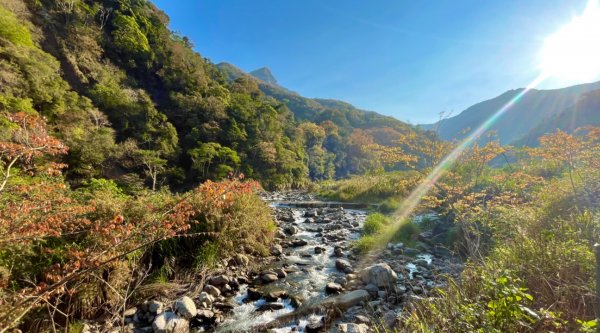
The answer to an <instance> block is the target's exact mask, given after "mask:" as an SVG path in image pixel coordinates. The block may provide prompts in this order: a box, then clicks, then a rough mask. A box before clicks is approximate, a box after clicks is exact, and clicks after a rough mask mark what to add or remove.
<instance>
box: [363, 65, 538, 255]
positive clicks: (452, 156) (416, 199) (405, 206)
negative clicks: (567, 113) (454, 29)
mask: <svg viewBox="0 0 600 333" xmlns="http://www.w3.org/2000/svg"><path fill="white" fill-rule="evenodd" d="M546 78H548V75H546V74H545V73H543V74H541V75H539V76H538V77H537V78H536V79H535V80H533V81H532V82H531V83H530V84H529V85H527V87H526V88H525V89H523V90H522V91H521V92H519V93H518V94H517V95H515V96H514V97H513V98H512V99H511V100H510V101H509V102H507V103H506V104H504V105H503V106H502V107H501V108H500V109H499V110H498V111H496V112H495V113H494V114H493V115H492V116H491V117H490V118H488V119H487V120H486V121H485V122H484V123H483V124H482V125H481V126H479V127H478V128H477V129H476V130H475V131H473V132H472V133H471V134H470V135H469V136H468V137H467V138H465V139H464V140H462V141H461V142H460V144H458V145H457V146H456V148H454V149H453V150H452V151H451V152H450V153H449V154H448V155H447V156H446V157H445V158H444V159H443V160H442V161H441V162H440V163H439V164H438V165H437V166H436V167H435V168H434V169H433V170H432V171H431V172H430V173H429V174H428V175H427V177H425V179H424V180H423V181H421V183H420V184H419V185H418V186H417V187H416V188H415V189H414V190H413V191H412V192H411V193H410V194H409V196H408V197H406V199H404V201H403V202H402V204H401V206H400V208H399V209H398V210H396V212H395V213H394V214H393V224H392V225H391V226H390V229H389V230H386V232H385V233H384V234H383V235H380V238H379V239H378V242H377V243H378V247H377V248H376V249H374V251H377V250H382V249H383V248H384V247H385V246H386V244H387V243H388V242H389V241H390V240H391V238H392V237H393V236H394V235H395V234H396V232H397V231H398V230H399V229H400V227H402V225H404V224H405V223H406V221H407V220H408V218H409V217H410V216H411V214H412V213H413V212H414V211H415V209H416V208H417V206H418V205H419V203H420V202H421V201H422V199H423V196H425V195H426V194H427V192H429V191H430V190H431V188H432V187H433V186H435V184H436V182H437V181H438V180H439V179H440V178H441V177H442V176H443V175H444V174H446V172H447V171H448V170H449V169H450V168H451V167H452V165H453V164H454V163H455V162H456V160H457V159H458V157H459V156H460V154H461V153H462V152H463V151H464V150H465V149H467V148H468V147H469V146H470V145H471V144H472V143H473V142H474V141H475V140H476V139H477V138H478V137H479V136H481V135H482V134H483V133H485V132H486V131H487V130H488V129H489V128H490V127H491V126H492V125H493V124H494V123H495V122H496V121H497V120H498V119H499V118H500V117H501V116H502V115H503V114H504V113H506V111H508V110H509V109H510V108H511V107H512V106H513V105H515V104H516V103H517V102H518V101H519V100H520V99H521V98H523V96H525V95H526V94H527V93H528V92H529V91H531V90H532V89H534V88H535V87H537V86H538V85H539V84H540V83H542V82H543V81H544V80H545V79H546Z"/></svg>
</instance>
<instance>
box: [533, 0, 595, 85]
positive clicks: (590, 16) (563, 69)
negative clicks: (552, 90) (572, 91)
mask: <svg viewBox="0 0 600 333" xmlns="http://www.w3.org/2000/svg"><path fill="white" fill-rule="evenodd" d="M541 68H542V71H543V73H544V74H545V75H548V76H553V77H558V78H563V79H567V80H576V81H582V82H583V81H590V80H594V79H596V78H597V77H598V75H600V6H599V5H598V0H589V1H588V3H587V6H586V8H585V10H584V12H583V13H582V14H581V16H577V17H575V18H574V19H573V20H572V21H571V22H570V23H569V24H567V25H565V26H564V27H562V28H561V29H560V30H558V31H557V32H556V33H554V34H553V35H551V36H549V37H548V38H546V40H545V42H544V47H543V49H542V52H541Z"/></svg>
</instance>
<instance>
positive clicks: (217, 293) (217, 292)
mask: <svg viewBox="0 0 600 333" xmlns="http://www.w3.org/2000/svg"><path fill="white" fill-rule="evenodd" d="M202 291H206V292H207V293H209V294H210V295H211V296H213V297H219V296H221V290H219V288H217V287H215V286H213V285H210V284H207V285H205V286H204V288H203V289H202Z"/></svg>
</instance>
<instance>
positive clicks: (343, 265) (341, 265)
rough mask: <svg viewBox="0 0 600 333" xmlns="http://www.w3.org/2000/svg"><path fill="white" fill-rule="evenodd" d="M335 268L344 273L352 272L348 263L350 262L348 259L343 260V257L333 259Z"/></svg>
mask: <svg viewBox="0 0 600 333" xmlns="http://www.w3.org/2000/svg"><path fill="white" fill-rule="evenodd" d="M335 268H337V269H338V270H339V271H342V272H344V273H351V272H352V265H351V264H350V262H349V261H348V260H345V259H337V260H336V261H335Z"/></svg>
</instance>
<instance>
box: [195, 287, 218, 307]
mask: <svg viewBox="0 0 600 333" xmlns="http://www.w3.org/2000/svg"><path fill="white" fill-rule="evenodd" d="M214 301H215V298H214V297H213V296H212V295H211V294H209V293H207V292H206V291H203V292H201V293H200V295H198V302H199V303H201V304H202V303H204V304H205V306H206V307H210V306H211V305H212V304H213V302H214Z"/></svg>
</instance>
